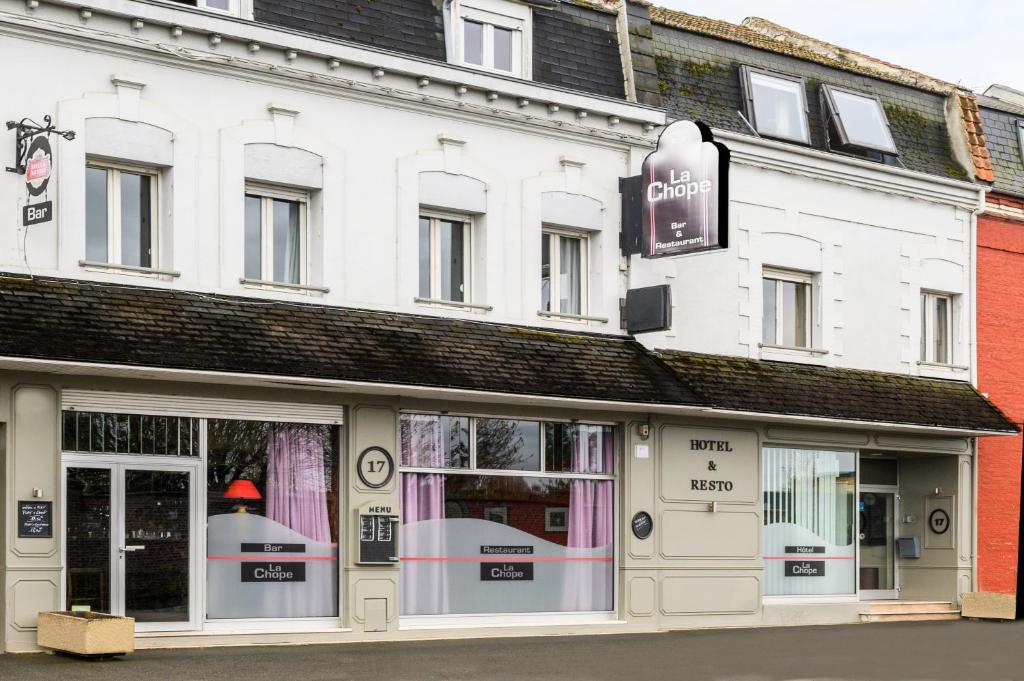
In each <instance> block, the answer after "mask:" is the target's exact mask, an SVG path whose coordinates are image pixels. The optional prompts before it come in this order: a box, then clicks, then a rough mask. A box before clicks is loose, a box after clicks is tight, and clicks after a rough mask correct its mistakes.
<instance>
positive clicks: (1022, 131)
mask: <svg viewBox="0 0 1024 681" xmlns="http://www.w3.org/2000/svg"><path fill="white" fill-rule="evenodd" d="M1017 141H1018V142H1019V143H1020V158H1021V160H1022V161H1024V121H1017Z"/></svg>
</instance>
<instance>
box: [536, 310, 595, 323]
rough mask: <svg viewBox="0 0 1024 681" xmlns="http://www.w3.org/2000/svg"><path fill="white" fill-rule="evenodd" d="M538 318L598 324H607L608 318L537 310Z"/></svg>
mask: <svg viewBox="0 0 1024 681" xmlns="http://www.w3.org/2000/svg"><path fill="white" fill-rule="evenodd" d="M537 316H539V317H546V318H548V319H558V320H561V321H567V322H582V323H586V322H597V323H598V324H607V323H608V318H607V317H592V316H590V315H585V314H569V313H567V312H548V311H547V310H537Z"/></svg>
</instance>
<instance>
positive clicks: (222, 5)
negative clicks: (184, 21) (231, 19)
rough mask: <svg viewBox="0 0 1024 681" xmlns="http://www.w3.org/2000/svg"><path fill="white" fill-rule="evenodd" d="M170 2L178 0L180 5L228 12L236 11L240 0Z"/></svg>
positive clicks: (185, 0) (183, 0)
mask: <svg viewBox="0 0 1024 681" xmlns="http://www.w3.org/2000/svg"><path fill="white" fill-rule="evenodd" d="M169 1H170V2H176V3H178V4H179V5H188V6H189V7H198V8H199V9H208V10H213V11H215V12H225V13H228V14H234V13H235V7H234V5H235V3H237V2H238V1H239V0H169Z"/></svg>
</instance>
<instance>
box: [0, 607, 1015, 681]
mask: <svg viewBox="0 0 1024 681" xmlns="http://www.w3.org/2000/svg"><path fill="white" fill-rule="evenodd" d="M92 679H102V680H103V681H119V680H121V679H126V680H127V679H130V680H131V681H158V680H163V679H168V680H174V681H178V680H181V681H184V680H188V681H195V680H200V679H202V680H204V681H205V680H207V679H210V680H219V679H232V680H233V679H238V680H239V681H264V680H274V681H277V680H286V681H315V680H320V679H325V680H326V679H330V680H332V681H350V680H353V681H354V680H363V679H366V680H371V679H372V680H373V681H434V680H437V681H462V680H465V681H491V680H494V681H505V680H508V681H513V680H514V681H526V680H533V679H537V680H542V681H548V680H551V681H555V680H558V681H567V680H569V679H583V680H585V681H604V680H606V679H607V680H609V681H610V680H613V679H614V680H615V681H647V680H648V679H650V680H651V681H675V680H677V679H678V680H685V681H691V680H693V681H700V680H704V679H709V680H712V679H713V680H722V681H726V680H728V681H762V680H771V681H776V680H779V681H781V680H797V679H799V680H805V679H807V680H809V679H814V680H816V681H824V680H829V681H831V680H839V679H843V680H846V679H850V680H853V679H856V680H864V681H887V680H890V679H891V680H894V681H896V680H898V681H919V680H920V681H940V680H945V679H950V680H955V681H970V680H974V679H977V680H978V681H1004V680H1005V681H1009V680H1011V679H1014V680H1018V681H1024V621H1020V622H982V621H968V620H961V621H954V622H912V623H885V624H860V625H848V626H847V625H844V626H819V627H781V628H763V629H717V630H703V631H680V632H669V633H662V634H615V635H589V636H584V635H580V636H557V637H535V638H489V639H471V640H444V641H405V642H386V643H385V642H382V643H344V644H329V645H307V646H260V647H245V648H235V647H230V648H229V647H223V648H200V649H177V650H143V651H138V652H136V653H134V654H132V655H128V656H126V657H123V658H117V659H113V660H80V659H76V658H73V657H67V656H64V655H52V654H45V653H44V654H32V655H0V680H3V681H14V680H16V681H36V680H40V681H43V680H45V681H65V680H67V681H71V680H73V681H91V680H92Z"/></svg>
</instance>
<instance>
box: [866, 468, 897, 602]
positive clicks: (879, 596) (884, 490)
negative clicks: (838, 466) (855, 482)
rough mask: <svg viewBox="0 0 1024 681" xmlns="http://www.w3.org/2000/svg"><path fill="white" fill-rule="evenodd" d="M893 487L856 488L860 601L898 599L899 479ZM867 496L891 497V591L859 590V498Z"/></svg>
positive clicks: (867, 486) (870, 486)
mask: <svg viewBox="0 0 1024 681" xmlns="http://www.w3.org/2000/svg"><path fill="white" fill-rule="evenodd" d="M896 480H897V484H895V485H859V486H858V488H857V506H858V513H857V596H858V597H859V598H860V600H862V601H884V600H898V599H899V597H900V561H899V556H898V555H897V553H896V537H897V536H899V531H898V530H899V519H900V488H899V484H898V483H899V478H898V477H897V479H896ZM864 493H868V494H891V495H892V546H890V547H889V548H890V549H891V550H892V583H893V588H891V589H861V588H860V568H861V565H863V562H862V561H861V557H860V509H859V507H860V496H861V495H862V494H864Z"/></svg>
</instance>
